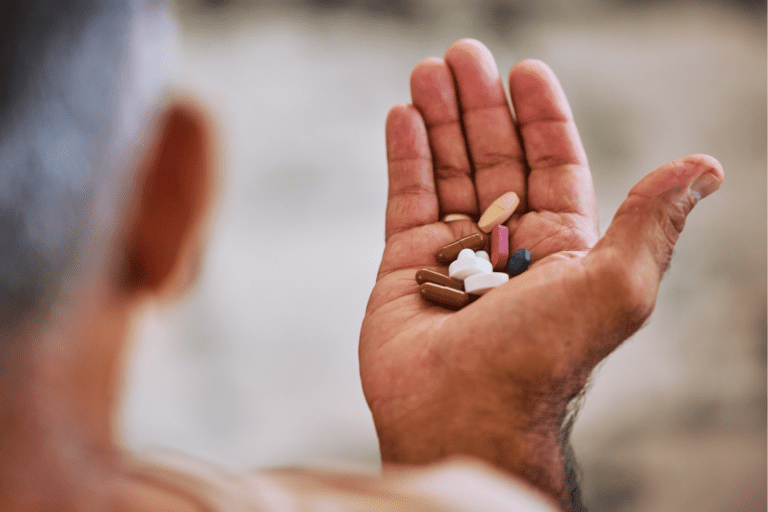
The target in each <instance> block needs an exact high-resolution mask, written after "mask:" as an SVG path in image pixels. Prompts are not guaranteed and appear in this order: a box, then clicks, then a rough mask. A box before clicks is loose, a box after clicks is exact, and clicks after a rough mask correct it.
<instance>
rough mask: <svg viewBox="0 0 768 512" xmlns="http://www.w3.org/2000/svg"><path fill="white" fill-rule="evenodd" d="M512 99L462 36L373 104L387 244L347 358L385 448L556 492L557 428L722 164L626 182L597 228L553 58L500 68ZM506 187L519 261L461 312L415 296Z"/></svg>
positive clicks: (481, 51)
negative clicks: (380, 144) (400, 90)
mask: <svg viewBox="0 0 768 512" xmlns="http://www.w3.org/2000/svg"><path fill="white" fill-rule="evenodd" d="M509 88H510V95H511V98H512V103H513V106H514V111H515V115H516V118H515V116H514V115H513V114H512V113H511V112H510V109H509V107H508V104H507V101H506V97H505V94H504V89H503V85H502V81H501V78H500V76H499V74H498V71H497V69H496V65H495V63H494V61H493V57H492V56H491V54H490V52H489V51H488V50H487V49H486V48H485V47H484V46H483V45H481V44H480V43H479V42H477V41H472V40H462V41H459V42H457V43H455V44H454V45H452V46H451V47H450V48H449V49H448V51H447V52H446V56H445V60H444V61H443V60H440V59H427V60H425V61H423V62H421V63H419V64H418V65H417V66H416V68H415V69H414V71H413V74H412V75H411V94H412V101H413V105H398V106H396V107H394V108H393V109H392V110H391V111H390V113H389V116H388V118H387V126H386V131H387V158H388V162H389V198H388V203H387V213H386V235H385V236H386V247H385V250H384V255H383V257H382V262H381V267H380V269H379V273H378V276H377V281H376V286H375V288H374V289H373V292H372V293H371V297H370V300H369V302H368V307H367V310H366V315H365V319H364V321H363V327H362V332H361V335H360V373H361V377H362V384H363V391H364V393H365V396H366V400H367V401H368V405H369V407H370V408H371V411H372V414H373V420H374V423H375V425H376V430H377V433H378V436H379V442H380V448H381V454H382V459H383V461H384V462H385V463H388V462H394V463H413V464H418V463H427V462H430V461H434V460H438V459H440V458H442V457H445V456H448V455H452V454H464V455H471V456H476V457H480V458H482V459H484V460H486V461H489V462H491V463H493V464H495V465H496V466H498V467H501V468H503V469H506V470H508V471H510V472H512V473H514V474H516V475H520V476H522V477H523V478H525V479H527V480H529V481H530V482H532V483H533V484H534V485H536V486H538V487H539V488H541V489H543V490H544V491H545V492H548V493H549V494H551V495H552V496H554V497H555V498H556V499H558V500H559V501H560V502H561V504H564V506H567V505H566V504H567V496H566V489H565V475H564V468H563V453H562V448H561V444H562V443H561V439H560V428H561V424H562V422H563V419H564V418H565V415H566V406H567V404H568V402H569V400H570V399H571V398H572V397H574V396H575V395H576V394H577V393H578V392H579V391H580V390H581V389H582V388H583V386H584V384H585V382H586V380H587V378H588V376H589V374H590V372H591V370H592V369H593V368H594V367H595V366H596V365H597V363H598V362H599V361H600V360H602V359H603V358H604V357H605V356H606V355H608V354H609V353H610V352H611V351H612V350H613V349H615V348H616V347H617V346H618V345H619V344H621V343H622V342H623V341H624V340H625V339H627V338H628V337H629V336H631V335H632V334H633V333H634V332H635V331H636V330H637V329H638V328H639V327H640V326H641V325H642V324H643V322H645V320H646V319H647V318H648V317H649V315H650V314H651V311H652V310H653V307H654V303H655V300H656V294H657V291H658V287H659V282H660V280H661V277H662V274H663V273H664V271H665V269H666V267H667V264H668V261H669V259H670V256H671V254H672V248H673V246H674V244H675V242H676V240H677V238H678V235H679V234H680V232H681V231H682V229H683V225H684V223H685V218H686V216H687V215H688V213H689V212H690V210H691V209H692V208H693V206H694V205H695V204H696V202H697V196H698V198H701V197H704V196H706V195H708V194H709V193H711V192H714V191H715V190H716V189H717V188H718V187H719V186H720V183H721V182H722V180H723V171H722V168H721V166H720V164H719V163H718V162H717V161H716V160H715V159H713V158H712V157H708V156H705V155H696V156H689V157H686V158H683V159H681V160H677V161H674V162H671V163H668V164H666V165H664V166H662V167H660V168H659V169H657V170H656V171H654V172H652V173H650V174H649V175H647V176H646V177H645V178H643V179H642V180H641V181H640V182H639V183H638V184H637V185H635V186H634V187H633V188H632V190H631V191H630V192H629V196H628V197H627V199H626V200H625V201H624V203H623V204H622V205H621V207H620V208H619V211H618V212H617V213H616V215H615V217H614V219H613V221H612V223H611V225H610V227H609V228H608V230H607V232H606V233H605V235H604V236H603V237H602V238H599V235H598V228H597V215H596V204H595V196H594V191H593V186H592V178H591V175H590V171H589V168H588V165H587V159H586V156H585V153H584V149H583V147H582V145H581V142H580V140H579V136H578V132H577V130H576V126H575V124H574V121H573V118H572V114H571V111H570V108H569V106H568V103H567V100H566V99H565V95H564V93H563V91H562V89H561V88H560V85H559V83H558V82H557V79H556V78H555V76H554V74H553V73H552V71H551V70H550V69H549V68H548V67H547V66H546V65H545V64H543V63H541V62H538V61H524V62H521V63H519V64H517V65H516V66H514V67H513V68H512V70H511V72H510V74H509ZM508 191H514V192H516V193H517V194H518V196H519V197H520V206H519V207H518V209H517V211H516V212H515V214H514V215H513V217H512V218H511V219H510V220H509V221H508V222H507V226H508V227H509V230H510V234H511V250H512V251H514V250H516V249H519V248H526V249H528V250H529V251H530V252H531V259H532V264H531V266H530V267H529V269H528V270H527V271H525V272H524V273H523V274H521V275H519V276H517V277H513V278H511V279H510V281H509V282H507V283H506V284H504V285H502V286H500V287H498V288H496V289H494V290H491V291H490V292H488V293H487V294H485V295H483V296H482V297H481V298H480V299H478V300H477V301H476V302H474V303H471V304H469V305H468V306H466V307H465V308H463V309H461V310H460V311H456V312H454V311H449V310H447V309H443V308H442V307H439V306H435V305H433V304H430V303H429V302H426V301H424V300H423V299H422V298H421V297H420V295H419V293H418V285H417V284H416V281H415V278H414V276H415V274H416V271H417V270H418V269H420V268H432V269H438V270H440V271H442V272H443V273H447V272H446V270H447V269H446V267H444V266H443V267H441V266H440V265H439V264H438V263H437V261H436V259H435V253H436V252H437V250H438V249H439V248H440V247H442V246H444V245H446V244H448V243H451V242H453V241H454V240H457V239H459V238H461V237H464V236H467V235H469V234H472V233H475V232H478V229H477V226H476V224H475V223H474V222H470V221H458V222H452V223H450V224H445V223H442V222H440V221H439V219H440V218H441V216H442V215H444V214H446V213H467V214H469V215H471V216H474V218H475V219H477V217H478V215H479V214H480V213H482V212H483V211H484V209H485V208H486V207H487V206H488V205H489V204H490V203H491V202H492V201H493V200H494V199H496V198H497V197H498V196H500V195H502V194H503V193H505V192H508Z"/></svg>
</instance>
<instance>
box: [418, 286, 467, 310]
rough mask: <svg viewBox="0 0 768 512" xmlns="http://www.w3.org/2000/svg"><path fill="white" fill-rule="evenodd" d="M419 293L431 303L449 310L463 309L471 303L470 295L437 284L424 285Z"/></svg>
mask: <svg viewBox="0 0 768 512" xmlns="http://www.w3.org/2000/svg"><path fill="white" fill-rule="evenodd" d="M419 293H420V294H421V296H422V297H423V298H424V299H426V300H428V301H429V302H434V303H435V304H438V305H440V306H443V307H444V308H448V309H453V310H457V309H461V308H463V307H464V306H466V305H467V304H468V303H469V294H467V293H464V292H462V291H460V290H456V289H454V288H449V287H447V286H440V285H439V284H435V283H424V284H422V285H421V288H419Z"/></svg>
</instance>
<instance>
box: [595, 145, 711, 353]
mask: <svg viewBox="0 0 768 512" xmlns="http://www.w3.org/2000/svg"><path fill="white" fill-rule="evenodd" d="M722 182H723V168H722V166H721V165H720V162H718V161H717V160H716V159H714V158H712V157H711V156H708V155H692V156H687V157H685V158H681V159H679V160H675V161H673V162H669V163H667V164H664V165H663V166H661V167H659V168H658V169H656V170H655V171H653V172H652V173H650V174H648V175H647V176H645V177H644V178H643V179H642V180H640V182H638V183H637V185H635V186H634V187H632V190H630V191H629V195H628V196H627V199H625V200H624V202H623V203H622V204H621V206H620V207H619V209H618V211H617V212H616V215H615V216H614V217H613V220H612V221H611V225H610V226H609V227H608V230H607V231H606V232H605V235H604V236H603V237H602V238H601V239H600V241H599V242H598V243H597V244H596V245H595V246H594V247H593V249H592V250H591V251H590V253H589V255H588V256H587V261H588V263H589V266H590V268H591V270H592V271H593V272H591V275H592V276H593V278H595V279H596V280H597V283H595V284H597V285H598V286H599V287H600V288H601V290H600V291H601V292H602V293H600V296H601V297H602V300H605V299H606V298H608V299H609V300H612V301H613V307H614V308H617V309H616V310H615V311H613V313H615V314H616V315H617V317H616V318H617V320H618V319H619V318H621V320H622V321H623V322H624V323H625V326H626V327H627V328H628V329H629V331H631V332H625V336H624V337H628V336H629V335H631V334H632V333H633V332H634V331H635V330H637V329H638V328H640V326H641V325H642V324H643V322H645V320H647V318H648V317H649V316H650V314H651V312H652V311H653V307H654V305H655V303H656V294H657V293H658V289H659V283H660V282H661V277H662V275H663V274H664V272H665V271H666V269H667V267H668V266H669V260H670V259H671V257H672V249H673V248H674V246H675V243H676V242H677V239H678V237H679V236H680V233H681V232H682V230H683V227H684V226H685V219H686V217H687V216H688V214H689V213H690V211H691V210H692V209H693V207H694V206H695V205H696V203H697V202H698V201H699V200H701V199H703V198H704V197H706V196H708V195H709V194H711V193H713V192H714V191H716V190H717V189H718V188H720V184H721V183H722ZM603 288H605V289H603ZM606 296H609V297H606ZM617 341H619V340H617Z"/></svg>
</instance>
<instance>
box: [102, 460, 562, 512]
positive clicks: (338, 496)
mask: <svg viewBox="0 0 768 512" xmlns="http://www.w3.org/2000/svg"><path fill="white" fill-rule="evenodd" d="M117 494H118V496H119V497H120V500H119V505H120V507H114V508H113V509H114V510H117V511H126V512H127V511H144V510H147V511H148V510H153V511H156V510H164V511H166V510H167V511H169V512H171V511H172V512H176V511H179V512H181V511H184V512H187V511H190V512H191V511H195V512H197V511H201V512H202V511H224V510H226V511H239V510H244V511H245V510H259V511H265V512H273V511H275V512H276V511H280V512H292V511H307V512H312V511H322V510H329V509H331V510H335V511H339V512H346V511H359V510H366V511H369V512H385V511H393V510H397V511H400V512H432V511H447V512H450V511H456V512H459V511H467V510H479V509H482V510H484V511H486V512H495V511H499V512H502V511H510V512H511V511H515V512H552V511H554V510H557V509H556V508H555V507H554V506H553V505H552V504H551V502H549V501H548V500H547V499H546V498H545V497H543V496H542V495H541V494H539V493H538V492H537V491H535V490H534V489H532V488H531V487H529V486H528V485H527V484H524V483H523V482H521V481H519V480H517V479H514V478H512V477H510V476H508V475H506V474H505V473H502V472H501V471H498V470H496V469H494V468H492V467H491V466H489V465H487V464H484V463H481V462H478V461H474V460H472V459H452V460H450V461H448V462H444V463H440V464H433V465H429V466H423V467H419V468H417V469H405V468H390V467H388V468H386V470H385V474H384V476H382V474H381V472H380V471H378V469H377V468H373V469H371V468H341V469H325V468H323V469H312V468H277V469H269V470H262V471H253V472H248V473H233V472H229V471H226V470H224V469H221V468H218V467H215V466H212V465H209V464H206V463H203V462H200V461H197V460H194V459H189V458H184V457H170V458H169V457H162V458H161V459H153V460H152V461H148V460H140V461H134V463H133V464H131V465H130V466H128V467H127V470H126V472H125V477H124V478H123V480H121V485H120V486H119V492H118V493H117ZM478 507H479V508H478Z"/></svg>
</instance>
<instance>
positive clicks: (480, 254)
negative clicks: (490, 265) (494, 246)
mask: <svg viewBox="0 0 768 512" xmlns="http://www.w3.org/2000/svg"><path fill="white" fill-rule="evenodd" d="M475 256H477V257H478V258H483V259H484V260H488V261H491V257H490V256H489V255H488V253H487V252H485V251H477V252H476V253H475Z"/></svg>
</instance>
